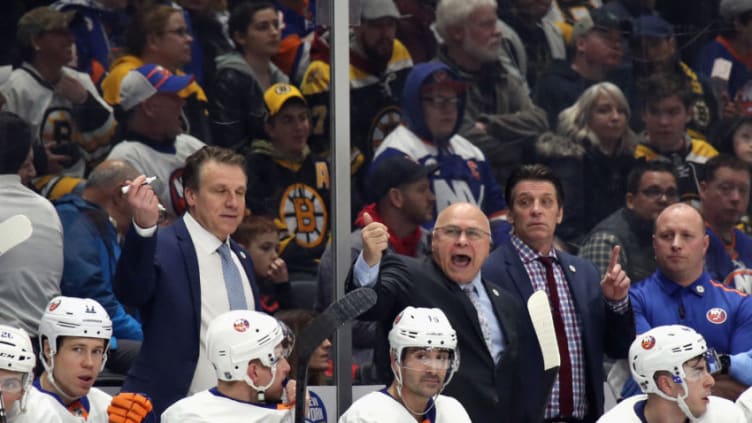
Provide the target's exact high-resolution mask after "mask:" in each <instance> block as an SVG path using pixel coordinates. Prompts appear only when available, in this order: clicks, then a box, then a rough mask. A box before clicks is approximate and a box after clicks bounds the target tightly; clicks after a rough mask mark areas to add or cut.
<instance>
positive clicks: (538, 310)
mask: <svg viewBox="0 0 752 423" xmlns="http://www.w3.org/2000/svg"><path fill="white" fill-rule="evenodd" d="M527 311H528V313H529V314H530V320H532V321H533V329H535V336H536V337H537V338H538V344H539V345H540V349H541V353H542V354H543V371H544V373H545V375H544V377H543V383H544V384H543V386H544V387H545V391H544V392H545V393H546V398H548V396H549V395H550V392H551V389H553V387H554V383H555V382H556V376H557V375H558V374H559V366H560V365H561V357H559V346H558V344H557V342H556V330H555V329H554V319H553V316H551V305H550V304H549V302H548V295H546V291H543V290H540V291H535V293H533V295H531V296H530V298H528V300H527ZM546 402H547V401H544V402H543V407H541V410H540V415H539V416H538V418H537V419H536V420H533V421H541V422H542V421H543V420H544V415H545V412H546Z"/></svg>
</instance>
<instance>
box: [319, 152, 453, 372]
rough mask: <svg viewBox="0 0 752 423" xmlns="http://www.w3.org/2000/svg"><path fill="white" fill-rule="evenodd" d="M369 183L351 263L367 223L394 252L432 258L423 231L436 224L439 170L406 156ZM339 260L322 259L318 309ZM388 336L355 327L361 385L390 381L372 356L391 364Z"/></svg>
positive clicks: (384, 164)
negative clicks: (375, 225) (382, 231)
mask: <svg viewBox="0 0 752 423" xmlns="http://www.w3.org/2000/svg"><path fill="white" fill-rule="evenodd" d="M374 166H375V167H374V168H373V170H372V172H371V173H370V175H369V178H368V184H369V185H370V186H371V187H372V188H373V191H372V192H373V194H374V197H373V198H371V200H372V202H371V203H370V204H368V205H366V206H365V207H364V208H363V209H362V210H360V212H359V213H358V218H357V219H356V221H355V225H356V227H357V229H355V230H354V231H353V232H352V233H351V234H350V252H351V262H354V261H355V259H356V258H357V257H358V254H360V251H361V249H362V248H363V247H362V245H363V241H362V239H361V230H362V228H363V227H364V226H365V225H366V223H368V221H371V220H372V221H375V222H380V223H382V224H383V225H384V226H386V228H387V231H388V233H389V247H388V248H389V250H390V251H392V252H393V253H396V254H401V255H406V256H410V257H418V258H421V257H424V256H426V255H429V254H430V248H429V247H430V239H429V234H430V232H429V231H428V230H426V229H425V228H424V227H423V225H426V224H428V223H430V224H433V221H434V219H435V218H436V217H435V216H434V203H435V200H436V198H435V196H434V194H433V191H431V185H430V180H429V177H430V176H431V175H433V174H434V173H435V172H436V171H437V170H438V166H437V165H436V164H431V165H426V166H423V165H421V164H419V163H418V162H416V161H415V160H414V159H412V158H410V157H408V156H407V155H405V154H396V155H394V156H391V157H389V158H386V159H384V160H380V161H379V162H378V163H376V164H375V165H374ZM366 216H368V217H366ZM333 254H334V250H333V247H332V246H331V245H330V246H328V247H327V249H326V250H325V251H324V254H323V255H322V256H321V262H320V265H319V274H318V299H317V302H316V308H317V309H321V310H323V309H324V308H326V306H328V305H329V304H330V303H331V302H332V300H333V297H332V286H333V284H334V283H335V281H334V267H333V266H334V261H333V259H332V255H333ZM387 345H388V342H387V340H386V335H385V334H384V333H383V332H381V331H378V330H377V329H376V324H375V323H373V322H356V323H355V324H354V325H353V362H354V363H355V364H357V365H360V366H361V369H360V372H359V382H360V383H377V382H386V380H388V378H389V377H390V375H391V371H390V370H389V368H388V367H384V368H381V367H378V366H377V367H374V366H373V364H372V363H375V362H380V361H379V360H374V359H373V356H374V354H376V355H377V356H382V357H384V358H385V359H386V360H388V358H387V356H388V351H387V350H386V346H387Z"/></svg>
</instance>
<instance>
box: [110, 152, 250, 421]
mask: <svg viewBox="0 0 752 423" xmlns="http://www.w3.org/2000/svg"><path fill="white" fill-rule="evenodd" d="M183 185H184V190H185V199H186V202H187V204H188V212H187V213H186V214H185V215H183V217H182V218H180V219H178V220H177V221H176V222H175V223H174V224H172V225H170V226H167V227H162V228H159V229H157V223H158V221H159V209H158V207H159V200H158V198H157V196H156V195H155V193H154V191H153V190H152V189H151V186H149V185H148V184H147V183H146V180H145V176H144V175H141V176H139V177H138V178H136V179H135V180H133V181H131V182H129V183H128V185H126V187H127V188H128V193H127V197H128V202H129V204H130V206H131V208H132V210H133V224H132V225H131V228H130V230H129V232H128V234H127V235H126V239H125V244H124V245H123V250H122V253H121V256H120V260H119V261H118V267H117V271H116V276H115V281H114V290H115V294H116V295H117V296H118V298H119V299H120V300H121V301H122V303H123V304H125V305H127V306H131V307H137V308H138V310H139V311H140V312H141V317H142V319H143V331H144V341H143V344H142V347H141V351H140V353H139V355H138V357H137V358H136V361H135V362H134V364H133V366H132V367H131V369H130V371H129V372H128V378H127V379H126V381H125V384H124V385H123V390H124V391H131V392H143V393H146V394H148V395H149V396H150V397H151V399H152V402H153V403H154V410H155V414H156V415H160V414H161V413H162V411H164V410H165V409H166V408H167V407H168V406H169V405H170V404H172V403H174V402H175V401H177V400H179V399H181V398H183V397H185V396H187V395H190V394H192V393H195V392H199V391H202V390H204V389H209V388H211V387H212V386H214V385H215V383H216V375H215V373H214V370H213V368H212V365H211V363H210V362H209V360H208V357H207V353H206V329H207V327H208V324H209V322H210V321H211V320H212V319H213V318H214V317H216V316H218V315H220V314H222V313H224V312H226V311H228V310H231V309H257V310H259V309H260V308H259V304H260V303H259V301H258V292H257V288H256V284H255V281H254V279H253V265H252V263H251V259H250V256H249V255H248V254H247V253H246V252H245V251H244V250H243V249H242V248H240V247H238V245H237V244H236V243H235V242H233V241H232V240H231V239H230V234H232V233H233V232H235V229H237V227H238V225H239V224H240V221H241V220H242V219H243V215H244V212H245V189H246V174H245V160H244V158H243V157H242V156H240V155H238V154H237V153H235V152H233V151H231V150H227V149H223V148H220V147H204V148H202V149H200V150H198V151H196V152H195V153H193V154H192V155H190V156H189V157H188V158H187V159H186V163H185V168H184V170H183Z"/></svg>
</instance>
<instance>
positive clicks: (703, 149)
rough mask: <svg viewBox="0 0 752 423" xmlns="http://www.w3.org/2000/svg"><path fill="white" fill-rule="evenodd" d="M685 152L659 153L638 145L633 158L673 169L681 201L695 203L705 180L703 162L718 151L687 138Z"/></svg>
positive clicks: (700, 141) (647, 146) (643, 144)
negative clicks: (657, 161) (656, 162)
mask: <svg viewBox="0 0 752 423" xmlns="http://www.w3.org/2000/svg"><path fill="white" fill-rule="evenodd" d="M687 139H688V140H689V142H688V143H687V148H686V151H684V152H675V153H660V152H659V151H658V150H656V149H654V148H653V147H652V146H650V145H648V144H645V143H640V144H638V145H637V148H636V149H635V157H636V158H638V159H643V160H647V161H653V160H660V161H663V162H666V163H670V164H671V165H672V166H673V167H674V172H675V173H676V177H677V185H678V188H679V194H680V195H681V200H682V201H690V202H697V201H699V198H700V181H702V180H704V179H705V162H707V161H708V160H709V159H710V158H712V157H714V156H717V155H718V151H717V150H716V149H715V148H714V147H713V146H712V145H710V144H708V143H707V142H705V141H702V140H698V139H695V138H690V137H689V136H687Z"/></svg>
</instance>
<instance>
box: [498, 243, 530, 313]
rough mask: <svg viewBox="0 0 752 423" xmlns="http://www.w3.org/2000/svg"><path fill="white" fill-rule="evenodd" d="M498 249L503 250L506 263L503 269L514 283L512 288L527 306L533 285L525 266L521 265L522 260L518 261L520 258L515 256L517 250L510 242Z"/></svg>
mask: <svg viewBox="0 0 752 423" xmlns="http://www.w3.org/2000/svg"><path fill="white" fill-rule="evenodd" d="M500 248H502V249H503V250H502V252H503V256H504V261H505V262H506V266H505V267H506V270H507V276H508V277H509V279H510V280H511V281H512V282H514V286H515V288H516V289H517V293H518V294H519V296H520V297H519V298H520V299H521V300H522V303H523V304H527V299H528V298H530V296H531V295H533V283H532V282H530V277H529V276H528V275H527V271H526V270H525V266H524V265H523V264H522V260H520V256H519V254H517V250H515V249H514V246H513V245H512V243H511V242H507V243H504V245H502V246H501V247H500Z"/></svg>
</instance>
